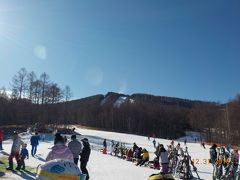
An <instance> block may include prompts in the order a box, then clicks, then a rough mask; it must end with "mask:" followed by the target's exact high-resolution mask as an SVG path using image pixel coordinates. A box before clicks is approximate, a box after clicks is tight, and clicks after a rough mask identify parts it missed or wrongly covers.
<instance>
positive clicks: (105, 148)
mask: <svg viewBox="0 0 240 180" xmlns="http://www.w3.org/2000/svg"><path fill="white" fill-rule="evenodd" d="M102 152H103V154H107V142H106V139H104V141H103V149H102Z"/></svg>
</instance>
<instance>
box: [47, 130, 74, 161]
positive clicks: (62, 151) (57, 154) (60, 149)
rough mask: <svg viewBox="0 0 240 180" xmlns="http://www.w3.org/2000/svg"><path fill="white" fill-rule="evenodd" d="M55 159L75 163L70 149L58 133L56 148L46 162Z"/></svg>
mask: <svg viewBox="0 0 240 180" xmlns="http://www.w3.org/2000/svg"><path fill="white" fill-rule="evenodd" d="M53 159H65V160H69V161H73V154H72V152H71V151H70V149H69V148H68V147H67V146H66V145H65V144H64V138H63V137H62V136H61V135H60V134H59V133H56V135H55V139H54V146H53V147H52V150H51V151H50V152H49V153H48V155H47V158H46V161H50V160H53Z"/></svg>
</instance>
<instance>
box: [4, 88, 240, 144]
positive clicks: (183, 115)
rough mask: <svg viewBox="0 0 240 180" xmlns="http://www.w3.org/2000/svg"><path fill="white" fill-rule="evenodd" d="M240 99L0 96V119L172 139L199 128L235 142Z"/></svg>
mask: <svg viewBox="0 0 240 180" xmlns="http://www.w3.org/2000/svg"><path fill="white" fill-rule="evenodd" d="M239 107H240V99H239V98H236V99H235V100H233V101H231V102H229V103H228V104H217V103H213V102H203V101H192V100H187V99H180V98H172V97H164V96H153V95H148V94H133V95H124V94H118V93H114V92H109V93H107V94H106V95H95V96H91V97H86V98H83V99H78V100H72V101H65V102H58V103H45V104H36V103H33V102H32V101H30V100H29V99H24V98H22V99H9V98H4V97H1V98H0V124H1V125H9V124H14V125H15V124H19V125H22V124H25V125H33V124H34V123H44V124H81V125H86V126H91V127H97V128H101V129H105V130H111V131H118V132H128V133H135V134H141V135H153V134H155V135H156V136H157V137H162V138H170V139H171V138H177V137H179V136H182V135H184V132H185V131H186V130H193V131H200V132H204V133H205V134H206V135H207V140H208V141H220V140H221V142H224V140H225V141H226V142H229V141H232V142H233V143H234V142H237V139H238V138H239V130H238V128H237V127H239V125H240V124H239V110H240V108H239Z"/></svg>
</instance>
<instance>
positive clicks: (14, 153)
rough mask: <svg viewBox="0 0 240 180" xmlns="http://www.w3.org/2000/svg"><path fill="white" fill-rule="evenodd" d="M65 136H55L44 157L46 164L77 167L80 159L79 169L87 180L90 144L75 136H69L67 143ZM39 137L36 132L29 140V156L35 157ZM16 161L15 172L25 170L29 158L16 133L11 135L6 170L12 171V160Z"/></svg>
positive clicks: (24, 145) (84, 139) (25, 146)
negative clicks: (58, 162)
mask: <svg viewBox="0 0 240 180" xmlns="http://www.w3.org/2000/svg"><path fill="white" fill-rule="evenodd" d="M66 139H67V138H66V136H65V137H63V136H62V135H61V134H60V133H56V134H55V138H54V145H53V147H52V148H51V150H50V152H49V153H48V155H47V157H46V162H49V161H51V160H57V159H61V160H66V161H70V162H74V163H75V164H76V165H77V166H78V162H79V157H80V169H81V172H82V173H83V174H85V175H86V180H88V179H89V173H88V170H87V163H88V161H89V156H90V153H91V148H90V144H89V142H88V139H87V138H83V139H81V142H80V141H78V140H77V136H76V134H73V135H72V136H71V141H70V142H69V143H67V140H66ZM39 141H40V136H39V135H38V133H37V132H36V133H35V134H34V135H33V136H31V138H30V145H31V146H32V149H31V155H32V157H35V155H36V153H37V147H38V145H39ZM14 158H15V159H16V162H17V167H16V170H21V169H22V170H25V159H26V158H29V153H28V150H27V144H26V143H24V142H23V141H22V139H21V138H20V136H19V135H18V133H17V132H16V131H14V133H13V143H12V147H11V152H10V154H9V157H8V160H9V166H8V167H7V168H6V169H7V170H13V159H14Z"/></svg>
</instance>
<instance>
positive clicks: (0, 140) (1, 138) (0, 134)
mask: <svg viewBox="0 0 240 180" xmlns="http://www.w3.org/2000/svg"><path fill="white" fill-rule="evenodd" d="M2 141H3V131H2V129H1V128H0V151H1V150H3V147H2Z"/></svg>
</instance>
